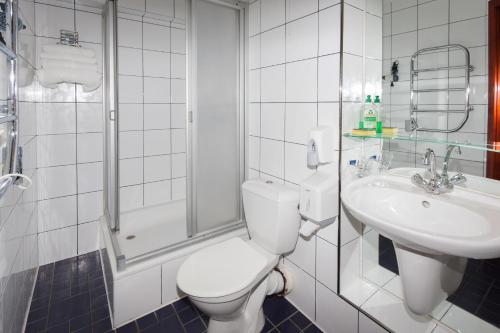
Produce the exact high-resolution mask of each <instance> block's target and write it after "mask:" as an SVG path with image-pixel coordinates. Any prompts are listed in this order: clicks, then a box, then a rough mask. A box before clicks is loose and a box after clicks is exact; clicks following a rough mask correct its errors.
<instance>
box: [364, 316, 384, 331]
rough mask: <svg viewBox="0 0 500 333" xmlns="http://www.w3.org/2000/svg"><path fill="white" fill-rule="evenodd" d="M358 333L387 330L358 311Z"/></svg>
mask: <svg viewBox="0 0 500 333" xmlns="http://www.w3.org/2000/svg"><path fill="white" fill-rule="evenodd" d="M359 333H387V331H386V330H385V329H384V328H382V327H381V326H379V325H378V324H377V323H376V322H374V321H373V320H371V319H370V318H368V317H367V316H365V315H364V314H363V313H362V312H360V313H359Z"/></svg>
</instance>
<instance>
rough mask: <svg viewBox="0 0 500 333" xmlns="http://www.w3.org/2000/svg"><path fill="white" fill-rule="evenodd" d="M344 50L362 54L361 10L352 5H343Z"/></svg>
mask: <svg viewBox="0 0 500 333" xmlns="http://www.w3.org/2000/svg"><path fill="white" fill-rule="evenodd" d="M344 16H345V18H344V22H345V27H344V52H347V53H351V54H356V55H362V54H363V27H364V25H363V12H362V11H361V10H359V9H357V8H355V7H352V6H345V7H344Z"/></svg>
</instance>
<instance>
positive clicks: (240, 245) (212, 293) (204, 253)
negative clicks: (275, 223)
mask: <svg viewBox="0 0 500 333" xmlns="http://www.w3.org/2000/svg"><path fill="white" fill-rule="evenodd" d="M267 263H268V260H267V259H266V257H265V256H264V255H262V254H260V253H259V252H258V251H257V250H255V249H254V248H252V247H251V246H250V245H248V244H247V243H246V242H245V241H243V240H242V239H241V238H238V237H236V238H232V239H230V240H227V241H224V242H222V243H218V244H215V245H212V246H208V247H206V248H204V249H202V250H200V251H198V252H196V253H194V254H192V255H191V256H190V257H189V258H188V259H186V261H185V262H184V263H183V264H182V265H181V267H180V268H179V272H178V273H177V284H178V286H179V288H180V289H181V290H182V291H184V292H185V293H186V294H188V295H191V296H195V297H222V296H227V295H230V294H233V293H237V292H239V291H241V290H243V289H245V288H247V287H248V286H250V285H251V284H252V283H253V282H254V281H255V279H256V277H257V276H258V275H259V274H260V273H261V272H262V270H263V269H265V268H266V266H267Z"/></svg>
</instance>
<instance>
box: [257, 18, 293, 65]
mask: <svg viewBox="0 0 500 333" xmlns="http://www.w3.org/2000/svg"><path fill="white" fill-rule="evenodd" d="M260 36H261V44H260V51H261V58H260V63H261V66H262V67H266V66H272V65H277V64H282V63H284V62H285V27H284V26H281V27H278V28H275V29H272V30H269V31H266V32H264V33H263V34H262V35H260ZM254 38H255V37H254Z"/></svg>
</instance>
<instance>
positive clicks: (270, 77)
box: [261, 65, 285, 102]
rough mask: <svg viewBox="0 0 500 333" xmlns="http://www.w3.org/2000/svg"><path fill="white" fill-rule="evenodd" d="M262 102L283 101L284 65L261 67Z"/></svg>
mask: <svg viewBox="0 0 500 333" xmlns="http://www.w3.org/2000/svg"><path fill="white" fill-rule="evenodd" d="M261 71H262V96H261V98H262V102H284V101H285V65H279V66H273V67H268V68H263V69H262V70H261Z"/></svg>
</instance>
